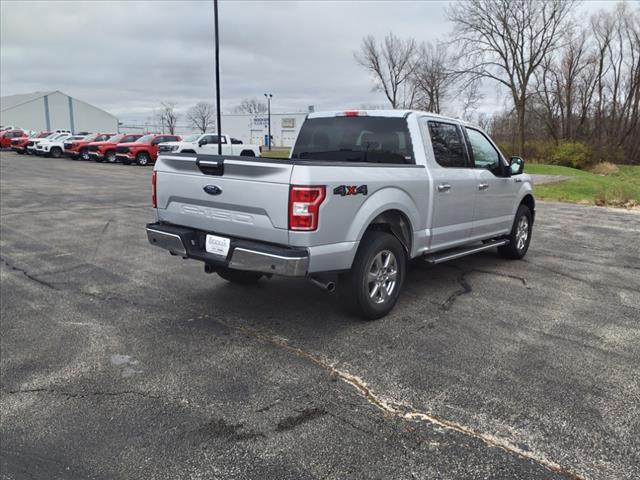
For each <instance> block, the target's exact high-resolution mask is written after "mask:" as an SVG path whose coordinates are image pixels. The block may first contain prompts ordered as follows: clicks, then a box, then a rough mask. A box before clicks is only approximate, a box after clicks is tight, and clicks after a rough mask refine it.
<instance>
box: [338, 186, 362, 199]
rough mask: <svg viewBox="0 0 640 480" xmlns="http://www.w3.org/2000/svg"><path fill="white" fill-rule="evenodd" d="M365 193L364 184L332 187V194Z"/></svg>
mask: <svg viewBox="0 0 640 480" xmlns="http://www.w3.org/2000/svg"><path fill="white" fill-rule="evenodd" d="M360 193H361V194H362V195H366V194H367V193H368V190H367V186H366V185H360V186H359V187H358V186H357V185H340V186H339V187H336V188H334V189H333V194H334V195H340V196H342V197H344V196H345V195H358V194H360Z"/></svg>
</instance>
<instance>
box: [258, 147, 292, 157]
mask: <svg viewBox="0 0 640 480" xmlns="http://www.w3.org/2000/svg"><path fill="white" fill-rule="evenodd" d="M262 156H263V157H271V158H289V149H284V150H281V149H278V150H271V151H269V150H267V149H266V148H265V147H263V148H262Z"/></svg>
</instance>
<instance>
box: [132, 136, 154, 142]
mask: <svg viewBox="0 0 640 480" xmlns="http://www.w3.org/2000/svg"><path fill="white" fill-rule="evenodd" d="M153 137H154V136H153V135H145V136H144V137H140V138H139V139H138V140H136V142H135V143H150V142H151V140H152V139H153Z"/></svg>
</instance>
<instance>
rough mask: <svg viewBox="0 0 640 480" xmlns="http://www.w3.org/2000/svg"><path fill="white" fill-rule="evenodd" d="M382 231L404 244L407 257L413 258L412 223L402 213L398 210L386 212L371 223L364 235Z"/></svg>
mask: <svg viewBox="0 0 640 480" xmlns="http://www.w3.org/2000/svg"><path fill="white" fill-rule="evenodd" d="M369 231H382V232H387V233H390V234H391V235H393V236H394V237H396V238H397V239H398V241H399V242H400V243H401V244H402V247H403V248H404V251H405V253H406V254H407V257H410V256H411V247H412V243H413V238H412V232H413V230H412V228H411V221H410V220H409V217H408V216H407V215H405V214H404V213H403V212H402V211H400V210H397V209H390V210H385V211H384V212H382V213H380V214H378V215H377V216H376V217H375V218H374V219H372V220H371V222H369V225H368V226H367V228H366V229H365V231H364V233H365V234H366V232H369Z"/></svg>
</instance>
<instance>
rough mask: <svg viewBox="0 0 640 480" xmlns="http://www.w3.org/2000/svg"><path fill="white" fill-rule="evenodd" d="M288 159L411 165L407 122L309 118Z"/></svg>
mask: <svg viewBox="0 0 640 480" xmlns="http://www.w3.org/2000/svg"><path fill="white" fill-rule="evenodd" d="M291 158H297V159H301V160H322V161H334V162H370V163H415V162H414V159H413V147H412V146H411V137H410V136H409V129H408V127H407V120H406V119H405V118H395V117H367V116H357V117H329V118H312V119H310V120H307V121H305V122H304V124H303V125H302V128H301V129H300V135H299V136H298V140H297V141H296V144H295V147H294V149H293V153H292V155H291Z"/></svg>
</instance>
